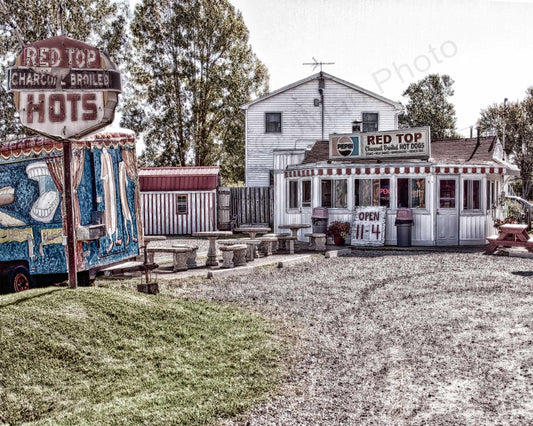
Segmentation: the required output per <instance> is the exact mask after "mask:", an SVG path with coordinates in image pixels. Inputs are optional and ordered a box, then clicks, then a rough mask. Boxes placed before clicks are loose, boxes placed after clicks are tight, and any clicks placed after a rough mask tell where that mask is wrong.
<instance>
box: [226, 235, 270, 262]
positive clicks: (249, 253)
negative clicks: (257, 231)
mask: <svg viewBox="0 0 533 426" xmlns="http://www.w3.org/2000/svg"><path fill="white" fill-rule="evenodd" d="M217 242H218V243H219V244H220V245H221V246H231V245H235V244H246V261H247V262H252V261H253V260H254V259H255V258H256V257H257V245H258V244H260V243H261V241H259V240H258V239H254V240H253V239H251V238H236V239H233V240H232V239H229V240H218V241H217Z"/></svg>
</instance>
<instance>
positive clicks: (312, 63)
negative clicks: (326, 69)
mask: <svg viewBox="0 0 533 426" xmlns="http://www.w3.org/2000/svg"><path fill="white" fill-rule="evenodd" d="M313 61H314V62H304V63H303V64H302V65H312V66H313V71H314V70H316V68H317V67H320V72H322V66H323V65H334V64H335V62H319V61H317V60H316V59H315V58H314V57H313Z"/></svg>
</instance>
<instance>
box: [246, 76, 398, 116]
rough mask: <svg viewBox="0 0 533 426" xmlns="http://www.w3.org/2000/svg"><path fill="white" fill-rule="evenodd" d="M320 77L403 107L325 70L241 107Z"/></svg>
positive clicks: (395, 106) (247, 106)
mask: <svg viewBox="0 0 533 426" xmlns="http://www.w3.org/2000/svg"><path fill="white" fill-rule="evenodd" d="M320 77H323V78H325V79H326V80H332V81H335V82H336V83H339V84H342V85H343V86H346V87H349V88H350V89H353V90H356V91H358V92H361V93H364V94H365V95H367V96H370V97H373V98H376V99H379V100H380V101H382V102H385V103H386V104H389V105H392V106H393V107H394V108H396V109H397V110H400V109H402V105H401V104H400V103H399V102H394V101H392V100H390V99H388V98H386V97H384V96H381V95H378V94H377V93H374V92H372V91H370V90H367V89H364V88H362V87H360V86H357V85H355V84H353V83H349V82H348V81H345V80H342V79H340V78H338V77H335V76H333V75H331V74H328V73H325V72H323V71H321V72H319V73H316V74H313V75H311V76H309V77H307V78H304V79H303V80H299V81H296V82H294V83H292V84H289V85H287V86H284V87H282V88H281V89H277V90H274V91H273V92H270V93H268V94H266V95H264V96H261V97H259V98H257V99H254V100H253V101H250V102H248V103H246V104H244V105H241V109H243V110H247V109H248V108H249V107H251V106H252V105H255V104H257V103H259V102H262V101H264V100H266V99H270V98H272V97H274V96H276V95H279V94H280V93H283V92H286V91H287V90H291V89H294V88H295V87H298V86H301V85H302V84H306V83H308V82H310V81H313V80H316V79H318V78H320Z"/></svg>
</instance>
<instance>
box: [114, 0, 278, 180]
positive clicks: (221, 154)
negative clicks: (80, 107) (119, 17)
mask: <svg viewBox="0 0 533 426" xmlns="http://www.w3.org/2000/svg"><path fill="white" fill-rule="evenodd" d="M131 28H132V36H133V46H134V55H133V56H132V58H131V59H132V60H131V62H130V67H129V68H130V71H131V76H132V86H131V93H132V96H131V97H130V98H129V102H127V104H126V106H125V109H124V115H123V121H122V123H123V125H125V126H127V127H130V128H132V129H133V130H135V131H136V132H137V133H140V134H141V135H142V137H143V139H144V142H145V145H146V150H145V152H144V154H143V155H142V161H143V162H144V163H145V164H151V165H157V166H163V165H164V166H184V165H186V164H195V165H197V166H201V165H214V164H217V163H218V162H220V163H221V165H222V168H223V170H224V171H225V172H227V173H229V175H228V176H226V177H229V179H230V180H233V181H236V180H242V179H244V168H243V167H242V164H243V162H244V131H243V129H244V117H243V114H242V112H241V111H240V108H239V107H240V105H242V104H244V103H246V102H248V101H249V100H250V99H251V97H252V96H253V95H254V96H256V95H260V94H263V93H264V92H266V90H267V82H268V74H267V71H266V68H265V67H264V65H263V64H262V63H261V62H260V61H259V60H258V59H257V57H256V56H255V54H254V53H253V52H252V49H251V47H250V45H249V43H248V30H247V28H246V26H245V24H244V21H243V18H242V15H241V13H240V12H238V11H236V10H235V8H234V7H233V6H232V5H231V4H230V3H229V1H228V0H157V1H156V0H144V1H143V2H142V3H141V4H139V5H137V7H136V9H135V16H134V19H133V22H132V27H131ZM236 166H237V167H236Z"/></svg>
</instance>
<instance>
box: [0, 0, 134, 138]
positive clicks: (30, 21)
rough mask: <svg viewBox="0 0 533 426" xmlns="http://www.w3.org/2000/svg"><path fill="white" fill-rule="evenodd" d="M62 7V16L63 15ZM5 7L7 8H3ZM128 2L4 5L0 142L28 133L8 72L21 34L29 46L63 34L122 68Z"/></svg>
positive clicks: (39, 0) (28, 0)
mask: <svg viewBox="0 0 533 426" xmlns="http://www.w3.org/2000/svg"><path fill="white" fill-rule="evenodd" d="M60 5H61V13H60ZM1 6H3V7H1ZM128 16H129V5H128V2H127V1H125V0H124V1H122V2H116V1H113V0H76V1H70V2H66V1H64V0H46V1H43V0H24V1H23V0H13V1H10V2H2V1H0V73H1V75H2V80H3V83H4V84H3V85H2V87H1V90H0V103H1V105H2V109H0V138H6V137H12V136H17V135H21V134H24V133H25V132H27V131H26V130H24V129H23V128H22V125H21V124H20V121H19V120H18V118H15V113H16V110H15V105H14V103H13V99H12V96H11V95H10V94H8V93H7V92H6V87H7V84H6V83H7V82H6V80H5V78H6V77H7V68H8V67H9V66H11V64H12V62H13V61H14V59H15V57H16V56H17V54H18V52H19V51H20V49H21V46H20V44H19V42H18V40H17V37H16V35H17V32H18V34H20V36H21V38H22V40H23V42H24V43H25V44H29V43H33V42H35V41H39V40H44V39H47V38H50V37H54V36H57V35H59V34H61V28H62V27H63V33H64V35H66V36H68V37H71V38H74V39H76V40H80V41H83V42H85V43H88V44H91V45H93V46H96V47H97V48H98V49H100V50H103V51H106V52H107V53H108V54H109V55H110V57H111V58H113V60H114V61H115V62H116V63H117V64H118V65H119V64H121V63H122V62H124V52H125V48H126V46H127V36H126V31H125V28H126V22H127V19H128Z"/></svg>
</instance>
